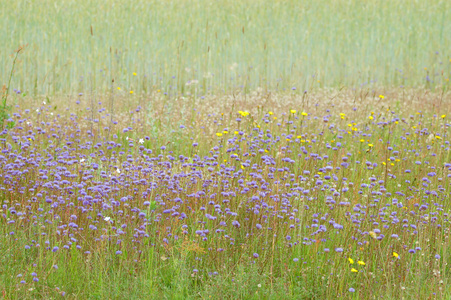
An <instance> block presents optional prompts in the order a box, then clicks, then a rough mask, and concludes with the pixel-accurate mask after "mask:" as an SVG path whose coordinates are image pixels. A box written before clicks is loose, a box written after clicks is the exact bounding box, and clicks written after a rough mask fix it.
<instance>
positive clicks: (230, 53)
mask: <svg viewBox="0 0 451 300" xmlns="http://www.w3.org/2000/svg"><path fill="white" fill-rule="evenodd" d="M0 24H1V28H2V30H1V31H0V41H2V42H1V43H0V53H1V55H0V68H1V72H0V82H1V83H5V82H6V81H7V76H8V74H9V70H10V67H11V59H10V55H11V54H12V53H13V49H15V48H16V47H17V46H18V45H19V44H29V48H28V49H27V51H25V52H23V54H22V55H21V57H20V61H19V64H18V66H17V68H16V71H15V74H14V78H13V84H12V86H14V87H15V88H17V89H20V90H21V91H27V92H28V93H29V95H37V94H41V95H42V94H46V95H54V94H73V93H79V92H84V91H86V90H89V91H96V92H100V91H105V90H106V89H109V88H110V87H111V82H112V79H114V80H115V84H116V85H117V86H122V87H124V86H126V87H127V88H130V89H133V90H134V91H135V92H141V91H145V92H147V91H148V90H149V89H150V88H152V87H156V88H158V89H160V88H165V89H171V90H176V91H179V92H183V90H184V89H185V87H186V83H187V82H188V81H192V80H197V81H199V82H198V84H199V91H198V93H199V94H207V93H208V89H209V88H212V89H221V90H226V91H230V89H235V88H245V89H246V90H249V89H253V88H255V87H257V86H260V87H262V88H271V89H273V90H274V89H283V88H286V89H288V88H292V87H293V86H296V87H297V88H298V90H302V91H303V90H304V89H307V88H310V87H325V86H327V87H330V86H333V87H341V86H347V87H358V86H360V85H365V84H368V83H374V82H377V83H378V84H380V85H384V86H392V87H393V86H401V85H403V86H414V87H418V86H425V85H426V86H427V85H431V84H441V83H443V81H444V80H447V79H448V78H449V76H450V65H449V60H450V53H449V49H450V48H451V39H450V32H451V2H450V1H437V0H430V1H403V0H402V1H400V0H395V1H358V0H346V1H344V0H333V1H331V0H328V1H322V2H321V4H319V3H318V1H315V0H313V1H311V0H310V1H296V0H293V1H272V2H270V3H268V2H267V1H208V0H199V1H110V0H106V1H96V0H82V1H75V0H63V1H47V0H41V1H24V0H18V1H4V2H3V3H2V7H1V10H0ZM133 73H136V74H137V76H133V75H132V74H133Z"/></svg>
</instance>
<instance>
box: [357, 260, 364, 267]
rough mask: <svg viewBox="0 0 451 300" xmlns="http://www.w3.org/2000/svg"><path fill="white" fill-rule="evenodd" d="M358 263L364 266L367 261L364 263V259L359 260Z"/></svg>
mask: <svg viewBox="0 0 451 300" xmlns="http://www.w3.org/2000/svg"><path fill="white" fill-rule="evenodd" d="M357 263H358V264H359V265H361V266H364V265H365V263H364V262H363V261H361V260H359V261H358V262H357Z"/></svg>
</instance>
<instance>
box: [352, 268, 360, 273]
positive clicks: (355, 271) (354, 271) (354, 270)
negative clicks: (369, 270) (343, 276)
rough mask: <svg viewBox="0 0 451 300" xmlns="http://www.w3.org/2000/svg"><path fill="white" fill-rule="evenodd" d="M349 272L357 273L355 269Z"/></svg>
mask: <svg viewBox="0 0 451 300" xmlns="http://www.w3.org/2000/svg"><path fill="white" fill-rule="evenodd" d="M351 272H353V273H358V272H359V271H357V270H356V269H354V268H352V269H351Z"/></svg>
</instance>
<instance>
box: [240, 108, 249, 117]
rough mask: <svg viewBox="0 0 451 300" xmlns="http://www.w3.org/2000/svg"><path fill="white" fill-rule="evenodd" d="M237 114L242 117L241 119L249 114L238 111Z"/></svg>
mask: <svg viewBox="0 0 451 300" xmlns="http://www.w3.org/2000/svg"><path fill="white" fill-rule="evenodd" d="M238 113H239V114H240V115H242V116H243V117H245V116H247V115H249V113H248V112H247V111H241V110H240V111H238Z"/></svg>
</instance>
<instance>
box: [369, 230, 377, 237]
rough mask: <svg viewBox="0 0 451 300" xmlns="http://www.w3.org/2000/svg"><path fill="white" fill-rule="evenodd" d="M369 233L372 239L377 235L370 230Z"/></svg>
mask: <svg viewBox="0 0 451 300" xmlns="http://www.w3.org/2000/svg"><path fill="white" fill-rule="evenodd" d="M369 234H370V237H372V238H373V239H375V238H377V235H376V233H375V232H374V231H370V232H369Z"/></svg>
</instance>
